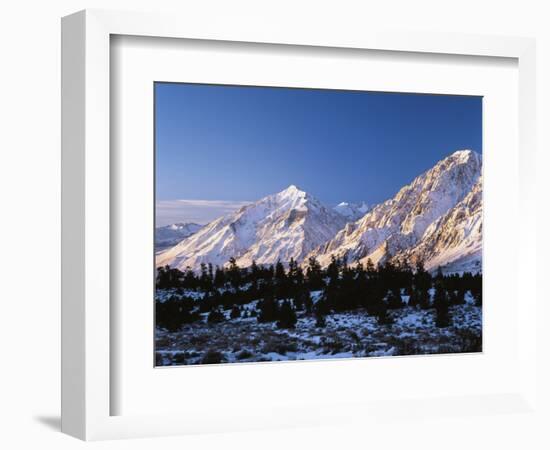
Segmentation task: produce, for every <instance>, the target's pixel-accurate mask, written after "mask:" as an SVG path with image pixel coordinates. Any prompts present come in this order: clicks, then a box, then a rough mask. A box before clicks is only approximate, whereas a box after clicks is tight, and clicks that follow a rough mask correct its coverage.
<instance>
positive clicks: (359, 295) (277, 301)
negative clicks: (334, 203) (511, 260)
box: [156, 257, 482, 331]
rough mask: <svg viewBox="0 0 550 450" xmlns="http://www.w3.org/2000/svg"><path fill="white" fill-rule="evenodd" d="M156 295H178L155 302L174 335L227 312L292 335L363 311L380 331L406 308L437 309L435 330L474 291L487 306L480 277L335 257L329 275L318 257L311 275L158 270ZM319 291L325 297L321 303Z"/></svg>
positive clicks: (161, 322) (207, 267) (281, 270)
mask: <svg viewBox="0 0 550 450" xmlns="http://www.w3.org/2000/svg"><path fill="white" fill-rule="evenodd" d="M156 287H157V289H174V290H175V295H173V296H172V297H170V298H169V299H168V300H165V301H163V302H161V301H159V300H157V302H156V321H157V325H158V326H160V327H163V328H166V329H168V330H169V331H175V330H178V329H179V328H180V327H181V326H182V325H183V324H186V323H192V322H194V321H198V320H200V319H201V313H208V316H207V322H208V323H210V324H215V323H220V322H223V321H225V320H226V315H225V314H224V313H223V310H230V313H229V320H231V319H236V318H240V317H245V318H246V317H255V318H256V320H257V321H258V322H260V323H267V322H273V323H276V324H277V326H278V327H280V328H292V327H294V326H295V324H296V321H297V318H296V312H298V311H301V312H303V313H304V314H310V315H312V316H314V317H315V319H316V326H318V327H324V326H325V324H326V321H325V316H327V315H330V314H331V313H337V312H344V311H353V310H364V311H365V312H366V313H367V314H369V315H372V316H374V317H376V318H377V320H378V323H379V324H381V325H391V323H392V320H393V319H392V315H391V310H396V309H400V308H404V307H406V306H409V307H415V308H420V309H434V310H435V322H436V326H438V327H447V326H449V325H450V321H451V318H450V312H449V307H450V306H453V305H460V304H463V303H464V302H465V295H466V293H467V292H468V291H469V292H470V293H471V295H472V296H473V298H474V299H475V302H476V304H477V305H478V306H481V303H482V277H481V274H471V273H467V272H466V273H464V274H462V275H457V274H453V275H443V274H442V272H441V270H439V271H438V273H437V274H436V275H435V276H432V275H431V274H430V273H429V272H427V271H426V270H425V269H424V266H423V264H422V263H421V262H419V263H417V264H416V266H415V267H414V268H413V267H411V266H410V265H408V264H406V263H392V262H386V263H385V264H382V265H378V266H375V265H374V264H373V263H372V262H371V261H370V260H369V261H368V262H367V264H366V265H365V266H364V265H362V264H360V263H359V264H356V265H353V266H352V265H348V263H347V261H346V259H345V258H340V259H339V258H335V257H333V258H332V260H331V262H330V264H329V265H328V266H327V267H326V268H324V269H323V268H321V265H320V264H319V263H318V261H317V260H316V259H315V258H313V257H312V258H309V260H308V262H307V264H306V266H305V269H304V268H302V267H301V266H299V265H298V264H297V263H296V261H295V260H294V259H291V260H290V262H289V263H288V265H287V267H286V268H285V266H284V265H283V264H282V263H281V262H280V261H279V262H277V263H276V264H275V265H268V266H263V265H258V264H256V263H255V262H253V263H252V265H251V266H250V267H239V266H238V265H237V263H236V260H235V258H231V259H230V260H229V264H228V265H227V267H218V266H216V267H215V268H214V267H213V266H212V265H211V264H201V269H200V272H199V273H196V272H194V271H193V270H191V269H190V268H188V269H187V270H185V271H183V272H182V271H180V270H178V269H175V268H170V267H169V266H165V267H160V268H158V269H157V278H156ZM432 289H433V291H432ZM189 291H193V292H201V293H202V295H203V297H202V299H200V300H194V299H193V298H192V297H190V296H189V295H185V294H186V292H187V293H188V292H189ZM313 291H321V295H320V296H318V298H319V299H318V300H317V301H316V302H313V300H312V297H311V293H312V292H313ZM432 294H433V295H432ZM405 296H406V297H405ZM404 297H405V298H408V299H409V300H408V304H407V303H406V302H404V301H403V298H404ZM253 300H259V301H258V304H257V306H256V308H254V309H251V308H250V307H249V306H247V304H248V303H250V302H251V301H253Z"/></svg>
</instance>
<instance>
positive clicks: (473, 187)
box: [308, 150, 482, 269]
mask: <svg viewBox="0 0 550 450" xmlns="http://www.w3.org/2000/svg"><path fill="white" fill-rule="evenodd" d="M481 166H482V161H481V155H479V154H478V153H476V152H473V151H471V150H460V151H457V152H455V153H453V154H452V155H450V156H448V157H447V158H445V159H443V160H441V161H439V162H438V163H437V164H436V165H435V166H434V167H433V168H432V169H430V170H428V171H427V172H425V173H423V174H422V175H420V176H418V177H417V178H416V179H415V180H413V182H412V183H410V184H409V185H406V186H404V187H403V188H402V189H401V190H400V191H399V192H398V193H397V194H396V196H395V197H394V198H392V199H390V200H388V201H386V202H384V203H381V204H379V205H377V206H375V207H373V208H372V209H371V210H369V211H368V212H367V214H365V215H364V216H363V217H362V218H361V219H359V220H358V221H356V222H352V223H348V224H347V225H346V226H345V227H344V228H343V229H342V230H341V231H339V232H338V233H337V234H336V236H335V237H334V238H333V239H331V240H329V241H327V242H326V243H324V244H322V245H321V246H319V247H318V248H316V249H315V250H314V251H312V252H311V253H310V254H309V255H308V257H309V256H314V257H316V258H317V260H318V261H319V262H320V264H321V265H322V266H326V265H327V264H329V263H330V260H331V256H332V255H334V256H336V257H344V256H345V257H347V259H348V262H350V263H354V262H362V263H366V262H367V261H368V259H370V260H371V261H372V262H373V263H374V264H376V263H378V262H384V261H386V260H387V259H389V258H394V257H395V258H398V259H408V260H411V261H412V260H415V259H417V258H422V260H423V262H424V264H425V266H427V267H429V268H432V269H433V268H436V267H437V266H445V265H446V264H449V263H451V262H453V264H455V265H456V266H458V265H459V263H460V261H461V259H464V258H466V259H464V261H463V262H464V263H466V262H468V266H475V265H476V264H477V262H478V261H480V260H481V250H480V249H481V194H482V192H481ZM477 203H479V205H477ZM478 214H479V216H478ZM477 233H479V238H478V237H477ZM461 236H462V238H464V240H463V241H462V240H461V239H462V238H461ZM478 241H479V244H477V243H475V242H478ZM475 248H478V249H479V251H477V250H475ZM466 260H468V261H466Z"/></svg>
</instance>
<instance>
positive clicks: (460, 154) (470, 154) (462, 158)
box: [445, 149, 481, 164]
mask: <svg viewBox="0 0 550 450" xmlns="http://www.w3.org/2000/svg"><path fill="white" fill-rule="evenodd" d="M480 157H481V155H480V154H479V153H476V152H474V151H473V150H470V149H464V150H457V151H456V152H454V153H452V154H451V155H449V156H448V157H447V158H445V159H448V160H453V161H457V162H459V163H461V164H464V163H466V162H467V161H468V160H469V159H470V158H474V159H476V160H479V158H480Z"/></svg>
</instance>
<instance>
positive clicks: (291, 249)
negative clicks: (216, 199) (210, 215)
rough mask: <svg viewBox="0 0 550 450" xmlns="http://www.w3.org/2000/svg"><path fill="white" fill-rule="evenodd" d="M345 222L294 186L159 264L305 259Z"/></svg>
mask: <svg viewBox="0 0 550 450" xmlns="http://www.w3.org/2000/svg"><path fill="white" fill-rule="evenodd" d="M345 223H346V219H345V218H344V217H343V216H342V215H340V214H338V213H336V212H335V211H333V210H332V209H330V208H327V207H325V206H324V205H322V204H321V202H319V201H318V200H317V199H315V198H314V197H312V196H311V195H310V194H307V193H306V192H304V191H301V190H300V189H298V188H297V187H296V186H294V185H291V186H289V187H288V188H287V189H285V190H284V191H281V192H279V193H278V194H274V195H270V196H268V197H265V198H263V199H261V200H259V201H257V202H256V203H253V204H250V205H246V206H243V207H242V208H241V209H239V210H238V211H236V212H234V213H231V214H229V215H226V216H223V217H220V218H219V219H216V220H214V221H213V222H210V223H209V224H208V225H205V226H204V227H203V228H202V229H201V230H199V231H198V232H197V233H195V234H193V235H192V236H190V237H188V238H186V239H184V240H183V241H181V242H180V243H178V244H177V245H176V246H174V247H172V248H169V249H167V250H165V251H164V252H161V253H160V254H158V255H157V258H156V264H157V266H164V265H166V264H168V265H170V266H171V267H176V268H178V269H180V270H183V269H185V268H186V267H191V268H192V269H195V270H196V269H198V268H199V267H200V264H201V263H211V264H213V265H220V266H221V265H224V264H227V262H228V260H229V258H231V257H235V258H236V259H237V263H238V264H239V265H240V266H249V265H250V264H252V261H253V260H255V261H256V263H258V264H274V263H276V262H277V261H278V260H280V261H281V262H283V263H287V262H288V261H290V259H291V258H294V259H295V260H296V261H297V262H301V261H303V259H304V257H305V255H307V254H308V253H310V252H311V251H312V250H313V249H314V248H316V247H318V246H319V245H321V244H322V243H324V242H326V241H328V240H330V239H331V238H333V237H334V235H335V234H336V233H337V232H338V231H339V230H340V229H342V227H343V226H344V225H345Z"/></svg>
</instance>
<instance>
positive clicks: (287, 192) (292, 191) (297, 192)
mask: <svg viewBox="0 0 550 450" xmlns="http://www.w3.org/2000/svg"><path fill="white" fill-rule="evenodd" d="M278 195H279V196H281V197H291V198H296V197H300V198H304V197H306V195H307V193H306V192H305V191H302V190H301V189H300V188H298V186H296V185H295V184H291V185H290V186H288V187H287V188H286V189H284V190H282V191H281V192H279V194H278Z"/></svg>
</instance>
